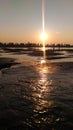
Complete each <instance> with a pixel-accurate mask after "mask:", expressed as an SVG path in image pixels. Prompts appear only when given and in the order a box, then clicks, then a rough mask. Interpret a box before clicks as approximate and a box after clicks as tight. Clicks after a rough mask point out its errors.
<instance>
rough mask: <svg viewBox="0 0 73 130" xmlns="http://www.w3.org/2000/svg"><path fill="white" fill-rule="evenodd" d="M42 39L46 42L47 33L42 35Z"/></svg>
mask: <svg viewBox="0 0 73 130" xmlns="http://www.w3.org/2000/svg"><path fill="white" fill-rule="evenodd" d="M41 39H42V40H44V41H45V40H46V39H47V34H46V33H45V32H43V33H42V34H41Z"/></svg>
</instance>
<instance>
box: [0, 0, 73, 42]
mask: <svg viewBox="0 0 73 130" xmlns="http://www.w3.org/2000/svg"><path fill="white" fill-rule="evenodd" d="M72 12H73V1H72V0H45V31H46V32H47V34H48V39H47V42H48V43H52V42H57V43H58V42H60V43H73V37H72V34H73V16H72ZM41 33H42V0H31V1H29V0H21V1H19V0H0V41H1V42H28V41H29V42H33V43H34V42H36V43H38V42H41V40H40V34H41Z"/></svg>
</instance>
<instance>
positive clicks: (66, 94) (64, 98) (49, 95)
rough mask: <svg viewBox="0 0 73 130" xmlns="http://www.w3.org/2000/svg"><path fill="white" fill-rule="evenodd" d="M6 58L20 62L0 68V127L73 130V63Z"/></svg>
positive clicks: (21, 129) (30, 58)
mask: <svg viewBox="0 0 73 130" xmlns="http://www.w3.org/2000/svg"><path fill="white" fill-rule="evenodd" d="M4 55H5V53H4V54H3V56H4ZM5 56H6V55H5ZM7 57H8V58H9V59H5V58H4V61H1V60H0V61H1V62H0V65H1V64H2V63H3V64H4V63H5V64H6V63H7V64H8V63H14V64H15V62H16V63H20V64H16V65H14V64H12V65H13V66H10V67H9V66H6V65H5V66H6V67H2V68H1V70H0V130H13V129H15V130H37V129H38V130H62V129H63V130H69V129H73V62H72V61H71V62H69V61H68V62H67V61H66V62H63V61H61V62H60V61H59V62H49V61H46V62H45V63H43V60H42V59H37V58H35V59H34V58H33V57H29V56H27V55H25V56H24V57H23V55H22V54H21V55H20V56H19V57H18V58H19V59H18V60H16V61H14V60H13V59H12V57H13V55H10V54H9V53H8V54H7ZM21 57H22V59H21ZM27 57H29V59H28V60H27ZM0 58H2V57H0ZM14 58H15V59H16V57H15V55H14ZM23 59H24V60H23ZM36 59H37V60H36Z"/></svg>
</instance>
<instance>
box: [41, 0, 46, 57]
mask: <svg viewBox="0 0 73 130" xmlns="http://www.w3.org/2000/svg"><path fill="white" fill-rule="evenodd" d="M42 29H43V34H44V33H45V0H42ZM45 55H46V54H45V39H43V56H44V59H45Z"/></svg>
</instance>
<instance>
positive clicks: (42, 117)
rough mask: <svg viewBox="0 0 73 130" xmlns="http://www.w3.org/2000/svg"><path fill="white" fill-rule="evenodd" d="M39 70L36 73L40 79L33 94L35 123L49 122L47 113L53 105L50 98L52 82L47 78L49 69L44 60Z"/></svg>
mask: <svg viewBox="0 0 73 130" xmlns="http://www.w3.org/2000/svg"><path fill="white" fill-rule="evenodd" d="M39 68H40V69H38V73H39V76H40V78H39V79H38V81H37V88H36V91H35V92H34V93H33V95H32V96H33V99H34V104H35V105H34V110H33V111H34V117H36V118H35V123H36V122H37V123H38V122H39V123H40V122H42V121H46V119H48V120H49V117H48V116H47V111H48V109H49V108H51V107H52V106H53V104H54V101H53V100H52V99H51V97H50V93H51V92H52V90H53V88H52V87H51V84H52V80H51V79H50V77H49V71H50V70H49V69H48V66H47V64H46V61H45V60H41V63H40V67H39Z"/></svg>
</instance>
